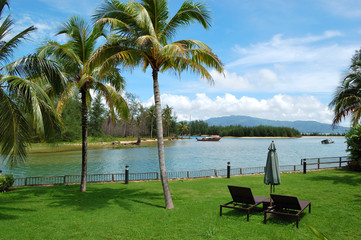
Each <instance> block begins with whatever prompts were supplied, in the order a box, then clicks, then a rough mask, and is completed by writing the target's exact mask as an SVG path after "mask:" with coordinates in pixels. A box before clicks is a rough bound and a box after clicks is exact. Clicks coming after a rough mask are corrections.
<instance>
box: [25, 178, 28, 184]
mask: <svg viewBox="0 0 361 240" xmlns="http://www.w3.org/2000/svg"><path fill="white" fill-rule="evenodd" d="M26 185H28V178H25V186H26Z"/></svg>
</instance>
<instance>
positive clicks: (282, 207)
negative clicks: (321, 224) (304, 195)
mask: <svg viewBox="0 0 361 240" xmlns="http://www.w3.org/2000/svg"><path fill="white" fill-rule="evenodd" d="M271 199H272V202H273V203H272V205H273V207H272V208H270V209H266V210H265V211H264V223H265V224H266V223H267V214H268V213H270V214H276V215H284V216H291V217H295V218H296V227H297V228H298V225H299V221H300V215H301V213H302V212H303V211H304V210H305V209H306V208H307V207H308V212H309V213H311V202H310V201H304V200H298V199H297V197H295V196H287V195H279V194H271Z"/></svg>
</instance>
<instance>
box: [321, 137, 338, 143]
mask: <svg viewBox="0 0 361 240" xmlns="http://www.w3.org/2000/svg"><path fill="white" fill-rule="evenodd" d="M321 143H322V144H330V143H335V142H334V141H332V139H331V138H328V139H324V140H322V141H321Z"/></svg>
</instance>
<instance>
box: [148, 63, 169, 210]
mask: <svg viewBox="0 0 361 240" xmlns="http://www.w3.org/2000/svg"><path fill="white" fill-rule="evenodd" d="M153 88H154V102H155V111H156V119H157V136H158V158H159V170H160V177H161V181H162V185H163V193H164V198H165V207H166V208H167V209H173V208H174V205H173V200H172V195H171V194H170V189H169V185H168V177H167V172H166V170H165V159H164V143H163V125H162V106H161V102H160V91H159V84H158V71H156V70H154V69H153Z"/></svg>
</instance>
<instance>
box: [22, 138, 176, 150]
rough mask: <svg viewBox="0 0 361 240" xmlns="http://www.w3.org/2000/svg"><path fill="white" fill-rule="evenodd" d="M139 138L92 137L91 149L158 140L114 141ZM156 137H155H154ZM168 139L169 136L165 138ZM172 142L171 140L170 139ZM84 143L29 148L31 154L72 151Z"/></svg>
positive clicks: (41, 144) (122, 146) (46, 144)
mask: <svg viewBox="0 0 361 240" xmlns="http://www.w3.org/2000/svg"><path fill="white" fill-rule="evenodd" d="M137 139H138V138H136V137H127V138H111V137H109V138H90V137H89V141H88V148H89V149H99V148H105V147H109V148H139V147H156V146H157V142H154V141H149V139H150V138H142V142H141V145H126V144H115V145H113V144H112V143H113V142H122V141H130V142H136V141H137ZM153 139H154V138H153ZM165 140H167V138H165ZM170 142H171V141H170ZM170 142H168V141H165V142H164V144H170ZM81 149H82V144H81V141H75V142H59V143H32V144H31V146H30V148H28V149H27V152H28V153H29V154H38V153H53V152H71V151H81Z"/></svg>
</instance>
